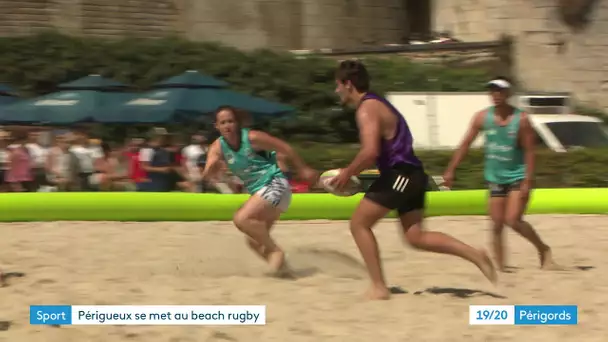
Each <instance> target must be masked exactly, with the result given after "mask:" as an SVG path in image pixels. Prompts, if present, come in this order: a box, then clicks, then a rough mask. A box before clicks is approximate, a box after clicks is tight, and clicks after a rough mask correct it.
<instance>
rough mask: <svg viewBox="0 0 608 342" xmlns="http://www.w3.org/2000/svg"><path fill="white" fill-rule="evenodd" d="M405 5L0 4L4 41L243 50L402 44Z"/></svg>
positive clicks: (252, 0) (163, 0)
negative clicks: (47, 34) (123, 41)
mask: <svg viewBox="0 0 608 342" xmlns="http://www.w3.org/2000/svg"><path fill="white" fill-rule="evenodd" d="M405 18H406V15H405V6H404V1H403V0H0V36H6V35H21V34H29V33H32V32H34V31H36V30H39V29H57V30H59V31H61V32H64V33H68V34H74V35H85V36H86V35H90V36H102V37H120V36H124V35H132V36H139V37H159V36H164V35H169V34H177V35H182V36H184V37H187V38H189V39H192V40H198V41H221V42H224V43H226V44H229V45H232V46H236V47H239V48H243V49H254V48H261V47H269V48H276V49H316V48H350V47H357V46H361V45H366V44H386V43H398V42H400V41H401V40H402V38H403V37H404V35H405V33H404V32H405V29H406V24H405Z"/></svg>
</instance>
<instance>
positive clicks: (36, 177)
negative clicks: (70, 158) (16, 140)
mask: <svg viewBox="0 0 608 342" xmlns="http://www.w3.org/2000/svg"><path fill="white" fill-rule="evenodd" d="M25 147H26V148H27V150H28V153H29V155H30V157H31V159H32V177H33V181H32V184H31V187H30V191H38V189H40V187H42V186H45V185H47V180H46V172H45V165H46V157H47V153H48V150H47V149H46V148H45V147H43V146H42V145H40V132H39V131H30V132H29V134H28V142H27V143H26V144H25Z"/></svg>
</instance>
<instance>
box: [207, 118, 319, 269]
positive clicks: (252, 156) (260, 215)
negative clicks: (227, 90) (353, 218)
mask: <svg viewBox="0 0 608 342" xmlns="http://www.w3.org/2000/svg"><path fill="white" fill-rule="evenodd" d="M244 114H245V113H244V112H241V111H238V110H236V109H234V108H231V107H223V108H220V109H219V110H218V111H217V112H216V115H215V120H216V123H215V126H216V128H217V130H218V131H219V132H220V134H221V136H220V138H218V139H217V140H216V141H215V142H214V143H213V144H212V145H211V147H210V149H209V152H208V155H207V163H206V166H205V170H204V171H203V175H202V178H203V179H209V180H213V179H214V178H216V177H217V174H218V173H219V172H220V170H221V169H222V165H223V164H225V165H226V166H227V167H228V169H229V170H230V171H231V172H232V173H233V174H234V175H235V176H237V177H238V178H240V179H241V181H243V183H244V186H245V188H246V189H247V192H248V193H249V194H251V197H250V198H249V199H248V200H247V202H246V203H245V204H244V205H243V206H242V207H241V208H240V209H239V210H238V211H237V212H236V213H235V214H234V218H233V222H234V224H235V226H236V227H237V228H238V229H239V230H241V231H242V232H243V233H245V234H246V235H247V237H248V238H247V242H248V244H249V246H250V247H251V249H253V251H254V252H256V253H257V254H258V255H259V256H260V257H262V258H263V259H264V260H266V261H267V262H268V263H269V264H270V266H271V267H272V269H273V271H274V272H278V273H279V272H280V273H283V271H285V270H286V267H285V253H284V252H283V250H282V249H281V248H279V247H278V246H277V244H276V243H275V242H274V241H273V239H272V238H271V237H270V229H271V228H272V226H273V225H274V223H275V222H276V221H277V220H278V219H279V217H280V216H281V213H283V212H285V211H286V210H287V208H288V207H289V204H290V202H291V187H290V185H289V183H288V181H287V179H286V177H285V175H284V174H283V172H282V171H281V169H280V168H279V166H278V165H277V160H276V153H277V152H279V153H281V154H282V155H284V156H286V157H287V158H288V159H289V160H290V161H291V163H292V164H293V166H294V168H295V171H296V172H297V174H298V175H299V176H300V178H302V180H304V181H307V182H310V183H311V184H316V183H317V182H318V179H319V173H318V172H317V171H315V170H313V169H311V168H310V167H308V166H307V165H306V164H305V163H304V161H303V160H302V158H300V156H298V154H297V153H296V152H295V151H294V150H293V149H292V148H291V146H289V145H288V144H287V143H286V142H284V141H282V140H280V139H277V138H275V137H273V136H271V135H268V134H266V133H264V132H260V131H255V130H250V129H247V128H245V127H244V126H245V118H244Z"/></svg>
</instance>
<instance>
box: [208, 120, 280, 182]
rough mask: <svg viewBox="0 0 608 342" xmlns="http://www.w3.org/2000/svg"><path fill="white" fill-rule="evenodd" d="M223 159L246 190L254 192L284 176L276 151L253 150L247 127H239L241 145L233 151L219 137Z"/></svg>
mask: <svg viewBox="0 0 608 342" xmlns="http://www.w3.org/2000/svg"><path fill="white" fill-rule="evenodd" d="M220 146H221V148H222V154H223V155H224V160H225V161H226V164H227V165H228V168H229V169H230V171H231V172H232V173H233V174H234V175H235V176H237V177H239V178H240V179H241V180H242V181H243V183H244V184H245V188H247V192H249V193H250V194H255V193H256V192H258V191H259V190H260V189H261V188H263V187H264V186H266V185H267V184H269V183H270V182H271V181H272V180H273V179H274V178H285V175H283V172H282V171H281V169H280V168H279V166H278V165H277V158H276V152H274V151H255V150H254V149H253V148H252V147H251V142H250V141H249V129H241V146H240V149H239V150H238V151H235V150H233V149H232V147H230V145H228V143H227V142H226V140H224V138H223V137H220Z"/></svg>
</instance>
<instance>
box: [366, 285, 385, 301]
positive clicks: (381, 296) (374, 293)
mask: <svg viewBox="0 0 608 342" xmlns="http://www.w3.org/2000/svg"><path fill="white" fill-rule="evenodd" d="M365 297H366V298H367V299H369V300H387V299H389V298H390V297H391V291H390V290H389V289H388V288H387V287H386V286H378V285H372V286H371V287H370V288H369V289H368V290H367V291H366V292H365Z"/></svg>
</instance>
